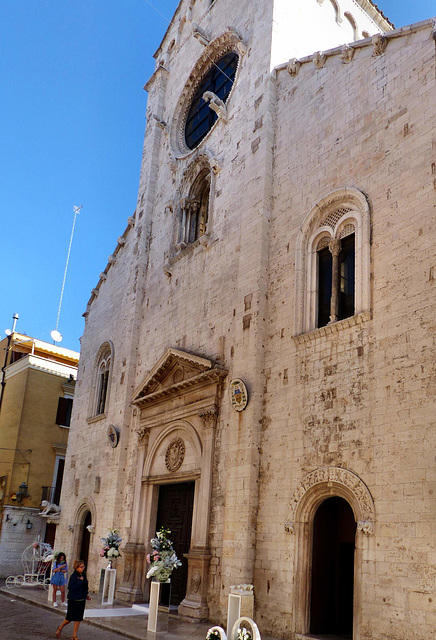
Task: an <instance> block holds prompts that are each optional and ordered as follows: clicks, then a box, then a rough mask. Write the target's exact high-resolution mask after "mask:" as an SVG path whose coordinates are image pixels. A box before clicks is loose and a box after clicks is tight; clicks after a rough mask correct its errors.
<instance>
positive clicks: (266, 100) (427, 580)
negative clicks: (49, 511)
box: [59, 0, 436, 640]
mask: <svg viewBox="0 0 436 640" xmlns="http://www.w3.org/2000/svg"><path fill="white" fill-rule="evenodd" d="M248 4H249V6H247V3H234V2H230V0H215V1H214V2H212V3H211V2H209V1H207V0H195V1H191V2H189V1H185V0H182V2H180V4H179V6H178V8H177V10H176V13H175V15H174V17H173V21H172V22H171V25H170V26H169V28H168V30H167V32H166V34H165V36H164V39H163V41H162V44H161V46H160V48H159V49H158V51H157V52H156V71H155V73H154V75H153V76H152V78H151V79H150V80H149V81H148V83H147V85H146V89H147V91H148V105H147V128H146V134H145V141H144V154H143V163H142V170H141V179H140V187H139V195H138V205H137V209H136V211H135V213H134V215H133V216H132V217H131V218H129V219H128V224H127V227H126V229H125V231H124V233H123V234H122V235H121V236H120V237H119V239H118V242H117V246H116V249H115V251H114V252H113V254H112V255H111V256H110V257H109V260H108V264H107V266H106V268H105V270H104V271H103V272H102V274H101V275H100V278H99V281H98V283H97V286H96V288H95V289H94V290H93V292H92V296H91V298H90V301H89V304H88V307H87V309H86V312H85V319H86V323H85V331H84V335H83V338H82V352H81V359H80V364H79V374H78V382H77V386H76V399H75V404H74V410H73V421H72V428H71V437H70V446H69V450H68V454H67V460H66V473H67V474H68V476H67V477H68V482H67V483H66V484H65V485H64V488H63V493H62V505H63V512H62V517H61V523H60V525H59V535H60V536H61V538H60V539H61V540H62V544H63V545H64V546H65V548H66V549H67V552H68V554H69V556H72V555H78V554H81V553H87V554H89V556H88V557H89V559H88V567H89V568H88V574H89V577H90V579H91V583H92V584H93V586H94V588H96V587H97V586H98V579H99V572H100V569H101V568H103V567H104V566H105V564H104V561H103V559H101V558H99V549H100V537H101V536H104V535H105V533H106V531H107V529H109V528H117V529H119V530H120V533H121V536H122V538H123V544H122V557H121V558H120V559H119V560H118V561H117V569H118V579H117V594H118V597H120V598H122V599H124V600H126V601H130V602H133V601H143V600H144V599H145V600H146V599H147V597H148V582H149V581H148V580H147V579H146V571H147V565H146V559H145V555H146V553H148V551H149V550H150V546H149V540H150V538H151V537H152V535H153V534H154V532H155V530H156V529H157V528H158V527H159V526H162V525H163V526H166V527H168V528H170V529H171V531H172V535H173V538H174V541H175V544H176V548H177V551H178V554H179V556H180V557H183V558H184V565H183V567H182V568H181V569H178V570H177V571H176V572H175V573H174V577H173V595H172V598H173V603H174V604H177V605H178V610H179V614H180V615H183V616H185V617H187V618H190V619H194V620H195V619H209V620H211V621H213V622H215V623H216V622H221V623H225V618H226V611H227V596H228V593H229V590H230V586H231V585H235V584H241V583H250V584H253V585H254V594H255V620H256V622H257V623H258V625H259V628H260V630H261V632H263V633H269V634H272V635H275V636H277V637H279V638H284V639H286V640H294V639H297V638H298V639H299V640H301V639H302V638H305V637H307V636H310V637H312V638H313V637H315V638H323V637H325V636H326V635H329V634H330V635H331V634H336V635H339V636H343V637H353V638H354V640H363V639H368V640H375V639H376V638H377V639H379V638H386V639H389V640H406V638H407V639H408V640H409V639H410V638H414V639H415V640H424V638H427V637H430V636H431V635H432V633H433V632H434V629H435V628H436V617H435V613H434V598H435V595H436V594H435V591H436V589H435V581H436V570H435V557H436V548H435V547H436V545H435V540H436V508H435V507H436V504H435V498H434V491H435V481H436V467H435V458H434V451H435V433H434V414H435V412H434V408H435V403H434V393H435V371H434V352H435V349H434V347H435V345H434V338H435V289H434V286H435V285H434V269H435V251H434V211H435V205H436V180H435V178H436V169H435V162H436V158H435V139H434V131H435V125H436V107H435V104H436V102H435V39H434V33H435V31H434V23H433V21H432V20H428V21H425V22H423V23H419V24H416V25H412V26H411V27H407V28H403V29H398V30H395V29H393V27H392V25H390V23H389V22H388V21H387V19H386V18H385V17H384V16H383V15H382V14H381V13H380V12H379V11H378V10H377V8H376V7H375V5H374V4H372V3H371V2H367V1H366V0H359V1H354V0H353V1H350V2H340V1H338V2H336V1H335V2H332V1H331V0H324V1H323V2H321V1H320V0H305V1H304V2H303V1H302V0H301V1H299V0H296V1H295V2H283V1H272V0H268V1H267V0H263V1H260V0H257V1H254V2H250V3H248ZM290 34H291V35H290ZM291 36H292V37H291ZM346 43H347V44H346ZM240 381H242V383H241V382H240ZM245 404H246V406H245ZM184 554H185V555H184Z"/></svg>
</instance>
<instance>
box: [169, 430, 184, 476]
mask: <svg viewBox="0 0 436 640" xmlns="http://www.w3.org/2000/svg"><path fill="white" fill-rule="evenodd" d="M184 459H185V443H184V442H183V440H182V439H181V438H176V439H175V440H173V441H172V442H170V444H169V445H168V448H167V451H166V454H165V464H166V467H167V469H168V471H177V470H178V469H180V467H181V466H182V464H183V460H184Z"/></svg>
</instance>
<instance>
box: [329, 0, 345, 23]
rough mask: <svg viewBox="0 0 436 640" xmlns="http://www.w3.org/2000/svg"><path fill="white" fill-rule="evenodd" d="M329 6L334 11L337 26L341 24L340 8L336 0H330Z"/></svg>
mask: <svg viewBox="0 0 436 640" xmlns="http://www.w3.org/2000/svg"><path fill="white" fill-rule="evenodd" d="M330 4H331V5H332V7H333V9H334V11H335V20H336V22H337V24H341V22H342V20H343V18H342V16H341V7H340V6H339V2H338V1H337V0H330Z"/></svg>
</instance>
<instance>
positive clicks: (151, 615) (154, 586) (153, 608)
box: [147, 582, 160, 633]
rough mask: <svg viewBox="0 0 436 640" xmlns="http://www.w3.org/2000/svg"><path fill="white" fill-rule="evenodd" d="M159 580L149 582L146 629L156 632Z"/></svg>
mask: <svg viewBox="0 0 436 640" xmlns="http://www.w3.org/2000/svg"><path fill="white" fill-rule="evenodd" d="M159 596H160V582H151V584H150V602H149V605H148V624H147V631H151V632H152V633H156V631H157V614H158V611H159Z"/></svg>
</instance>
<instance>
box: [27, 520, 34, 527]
mask: <svg viewBox="0 0 436 640" xmlns="http://www.w3.org/2000/svg"><path fill="white" fill-rule="evenodd" d="M32 527H33V524H32V523H31V522H30V520H29V518H27V522H26V529H31V528H32Z"/></svg>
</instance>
